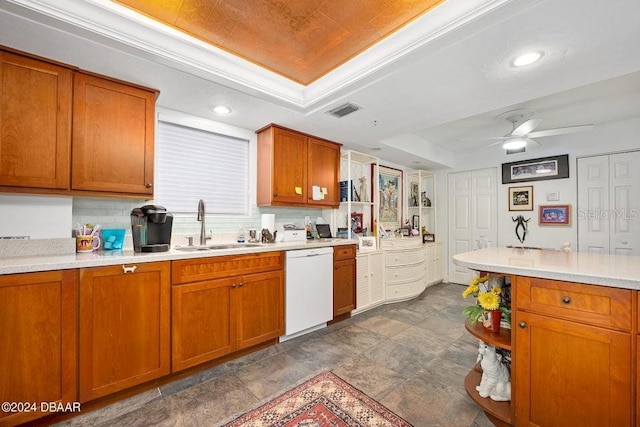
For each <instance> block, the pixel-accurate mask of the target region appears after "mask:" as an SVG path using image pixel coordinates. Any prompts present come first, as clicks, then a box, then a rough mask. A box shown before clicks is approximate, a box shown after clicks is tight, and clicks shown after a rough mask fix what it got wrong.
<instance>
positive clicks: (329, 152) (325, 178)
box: [307, 137, 340, 207]
mask: <svg viewBox="0 0 640 427" xmlns="http://www.w3.org/2000/svg"><path fill="white" fill-rule="evenodd" d="M307 159H308V168H309V170H308V177H309V178H308V180H307V203H309V204H310V205H314V206H331V207H337V206H338V205H339V204H340V187H339V186H340V145H338V144H336V143H333V142H329V141H323V140H320V139H316V138H313V137H309V150H308V156H307ZM314 186H315V187H316V188H319V189H320V193H324V189H326V194H324V196H323V197H324V198H323V199H318V200H315V199H314V197H313V195H314V193H313V187H314Z"/></svg>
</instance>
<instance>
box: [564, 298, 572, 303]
mask: <svg viewBox="0 0 640 427" xmlns="http://www.w3.org/2000/svg"><path fill="white" fill-rule="evenodd" d="M562 303H563V304H571V297H562Z"/></svg>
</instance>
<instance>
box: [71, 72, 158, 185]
mask: <svg viewBox="0 0 640 427" xmlns="http://www.w3.org/2000/svg"><path fill="white" fill-rule="evenodd" d="M154 110H155V93H154V92H152V91H148V90H144V89H141V88H137V87H133V86H129V85H126V84H122V83H117V82H114V81H110V80H106V79H102V78H99V77H95V76H90V75H86V74H82V73H75V75H74V94H73V143H72V145H73V165H72V178H71V187H72V189H74V190H90V191H104V192H113V193H123V194H138V195H153V149H154V148H153V147H154V120H155V118H154Z"/></svg>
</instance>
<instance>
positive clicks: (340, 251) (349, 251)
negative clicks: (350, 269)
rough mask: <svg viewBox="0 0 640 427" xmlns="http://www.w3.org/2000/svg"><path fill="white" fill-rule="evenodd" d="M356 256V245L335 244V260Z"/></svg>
mask: <svg viewBox="0 0 640 427" xmlns="http://www.w3.org/2000/svg"><path fill="white" fill-rule="evenodd" d="M355 257H356V245H345V246H334V247H333V260H334V261H338V260H343V259H352V258H355Z"/></svg>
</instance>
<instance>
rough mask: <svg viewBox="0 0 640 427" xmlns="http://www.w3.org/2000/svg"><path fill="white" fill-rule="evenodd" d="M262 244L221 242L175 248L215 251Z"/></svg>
mask: <svg viewBox="0 0 640 427" xmlns="http://www.w3.org/2000/svg"><path fill="white" fill-rule="evenodd" d="M256 246H261V245H260V243H221V244H219V245H207V246H178V247H175V248H174V249H175V250H177V251H187V252H196V251H215V250H219V249H242V248H251V247H256Z"/></svg>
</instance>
